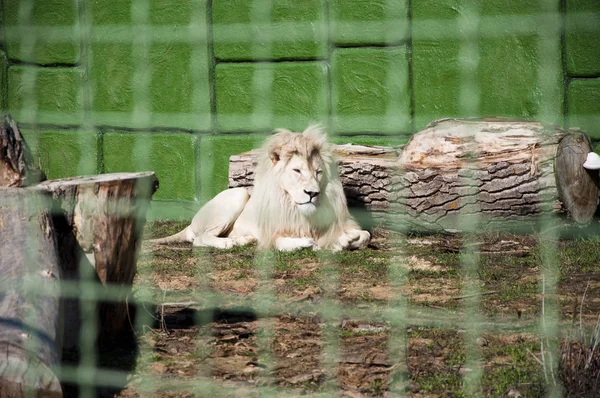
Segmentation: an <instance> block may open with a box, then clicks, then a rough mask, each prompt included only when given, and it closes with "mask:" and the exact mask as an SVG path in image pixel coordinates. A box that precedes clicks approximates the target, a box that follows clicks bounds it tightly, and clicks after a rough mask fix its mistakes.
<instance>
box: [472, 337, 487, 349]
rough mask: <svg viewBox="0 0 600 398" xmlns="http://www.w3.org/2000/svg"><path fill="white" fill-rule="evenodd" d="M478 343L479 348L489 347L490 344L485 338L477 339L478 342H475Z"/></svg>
mask: <svg viewBox="0 0 600 398" xmlns="http://www.w3.org/2000/svg"><path fill="white" fill-rule="evenodd" d="M475 341H476V342H477V345H478V346H479V347H487V346H488V345H489V344H490V342H489V341H488V340H487V339H486V338H485V337H477V340H475Z"/></svg>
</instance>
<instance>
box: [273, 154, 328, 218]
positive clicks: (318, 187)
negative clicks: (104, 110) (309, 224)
mask: <svg viewBox="0 0 600 398" xmlns="http://www.w3.org/2000/svg"><path fill="white" fill-rule="evenodd" d="M282 166H283V170H282V171H281V187H282V188H283V190H284V191H285V192H286V193H287V194H288V196H289V199H290V201H291V202H292V203H293V204H294V205H295V206H296V208H297V209H298V211H299V212H300V213H301V214H302V215H304V216H310V215H311V214H313V213H314V212H315V211H316V210H317V206H318V205H319V201H320V199H321V191H322V183H323V167H324V165H323V161H322V159H321V157H320V156H312V157H311V158H309V159H307V158H305V157H303V156H300V155H298V154H293V155H292V156H291V158H290V160H289V161H288V162H286V163H285V165H282Z"/></svg>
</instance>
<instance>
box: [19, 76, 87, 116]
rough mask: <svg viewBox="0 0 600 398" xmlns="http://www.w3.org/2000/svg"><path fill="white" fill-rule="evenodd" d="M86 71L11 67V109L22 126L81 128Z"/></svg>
mask: <svg viewBox="0 0 600 398" xmlns="http://www.w3.org/2000/svg"><path fill="white" fill-rule="evenodd" d="M83 80H84V70H83V69H82V68H36V67H34V66H11V67H9V68H8V106H9V110H10V112H11V113H12V115H13V117H14V118H15V120H17V121H18V122H21V123H36V124H50V125H59V126H65V125H80V124H81V123H82V122H83V95H82V92H83V90H82V88H83V87H82V85H83Z"/></svg>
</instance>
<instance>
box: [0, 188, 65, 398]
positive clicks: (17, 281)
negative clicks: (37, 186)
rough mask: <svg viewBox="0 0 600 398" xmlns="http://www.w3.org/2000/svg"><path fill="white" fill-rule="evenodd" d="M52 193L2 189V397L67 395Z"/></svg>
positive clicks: (0, 249) (0, 227)
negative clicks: (57, 369)
mask: <svg viewBox="0 0 600 398" xmlns="http://www.w3.org/2000/svg"><path fill="white" fill-rule="evenodd" d="M50 208H51V198H50V195H49V194H47V193H45V192H42V191H36V190H31V189H14V188H0V397H15V398H16V397H25V396H43V397H62V389H61V386H60V383H59V381H58V379H57V377H56V376H55V375H54V373H53V372H52V370H51V368H52V367H54V366H57V365H58V364H59V361H60V355H61V341H60V340H61V339H60V336H61V333H60V329H61V327H62V325H61V314H60V287H59V279H60V274H61V270H60V268H59V258H58V256H57V253H56V247H57V242H56V236H55V233H54V228H53V225H52V220H51V217H50V215H49V210H50Z"/></svg>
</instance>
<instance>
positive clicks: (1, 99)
mask: <svg viewBox="0 0 600 398" xmlns="http://www.w3.org/2000/svg"><path fill="white" fill-rule="evenodd" d="M0 30H2V29H0ZM7 73H8V63H7V59H6V53H5V52H4V51H0V112H5V111H6V110H7V109H8V90H7V84H6V83H7Z"/></svg>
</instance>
